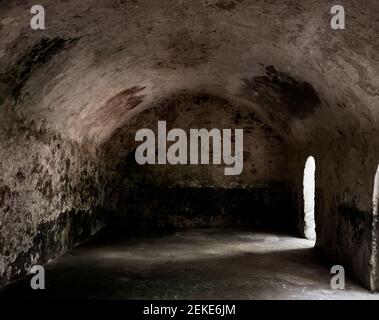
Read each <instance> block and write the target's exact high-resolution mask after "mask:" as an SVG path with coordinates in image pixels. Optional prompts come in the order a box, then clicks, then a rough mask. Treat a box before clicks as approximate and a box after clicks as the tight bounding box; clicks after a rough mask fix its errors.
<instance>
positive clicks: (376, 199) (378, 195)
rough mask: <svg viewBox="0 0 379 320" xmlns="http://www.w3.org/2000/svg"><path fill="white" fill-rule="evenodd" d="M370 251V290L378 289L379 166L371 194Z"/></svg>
mask: <svg viewBox="0 0 379 320" xmlns="http://www.w3.org/2000/svg"><path fill="white" fill-rule="evenodd" d="M372 205H373V211H372V212H373V217H372V243H371V244H372V251H371V261H370V264H371V284H370V286H371V290H378V284H379V283H378V282H379V281H378V279H377V273H378V211H379V166H378V168H377V170H376V174H375V178H374V191H373V195H372Z"/></svg>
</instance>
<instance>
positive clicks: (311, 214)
mask: <svg viewBox="0 0 379 320" xmlns="http://www.w3.org/2000/svg"><path fill="white" fill-rule="evenodd" d="M315 170H316V163H315V159H314V158H313V157H312V156H310V157H308V159H307V161H306V163H305V169H304V180H303V197H304V235H305V237H306V238H307V239H310V240H316V230H315V229H316V223H315Z"/></svg>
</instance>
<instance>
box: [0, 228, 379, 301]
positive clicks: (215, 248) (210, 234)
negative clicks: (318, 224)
mask: <svg viewBox="0 0 379 320" xmlns="http://www.w3.org/2000/svg"><path fill="white" fill-rule="evenodd" d="M313 246H314V242H312V241H310V240H306V239H299V238H294V237H291V236H288V235H284V234H273V233H266V232H256V231H249V230H244V229H194V230H186V231H179V232H171V233H164V234H150V235H138V234H135V235H133V236H131V237H128V238H125V236H123V235H122V233H119V232H113V233H112V231H109V230H108V231H105V232H102V233H101V234H99V235H98V236H97V237H95V238H94V239H92V240H91V241H88V242H86V243H84V244H82V245H80V246H78V247H77V248H75V249H73V250H71V251H70V252H69V253H67V254H66V255H64V256H62V257H61V258H59V259H57V260H56V261H54V262H52V263H50V264H48V265H47V267H46V289H45V290H37V291H35V290H32V289H31V288H30V276H27V277H24V278H23V279H20V280H19V281H16V282H14V283H12V284H10V285H8V286H7V287H5V288H3V289H2V290H1V291H0V297H1V298H17V299H20V298H27V299H54V298H65V299H374V298H378V296H377V295H372V294H370V293H369V292H368V291H366V290H365V289H363V288H362V287H360V286H359V285H357V284H355V283H354V282H351V281H347V283H346V290H332V289H331V287H330V280H331V277H332V275H331V274H330V266H329V265H328V264H327V263H325V262H324V261H321V259H320V257H319V256H318V255H317V253H316V251H315V249H314V248H313Z"/></svg>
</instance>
